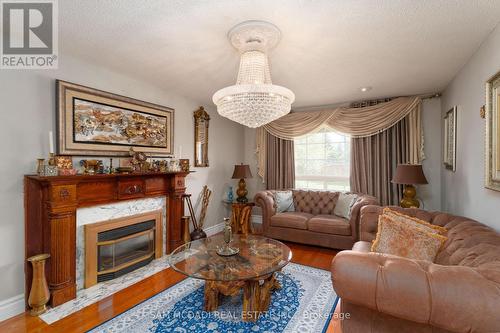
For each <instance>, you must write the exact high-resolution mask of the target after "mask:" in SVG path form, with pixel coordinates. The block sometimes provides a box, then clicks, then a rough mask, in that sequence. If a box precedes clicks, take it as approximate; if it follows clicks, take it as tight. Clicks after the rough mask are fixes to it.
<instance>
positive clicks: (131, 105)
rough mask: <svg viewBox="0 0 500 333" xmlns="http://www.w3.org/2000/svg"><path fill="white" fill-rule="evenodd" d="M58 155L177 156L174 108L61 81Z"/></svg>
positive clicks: (58, 95) (58, 103)
mask: <svg viewBox="0 0 500 333" xmlns="http://www.w3.org/2000/svg"><path fill="white" fill-rule="evenodd" d="M56 92H57V150H58V155H73V156H85V155H87V156H88V155H91V156H103V155H104V156H129V154H130V151H131V149H133V151H134V152H143V153H146V154H149V155H151V156H171V155H172V154H173V152H174V142H173V140H174V132H173V130H174V128H173V125H174V109H171V108H168V107H165V106H161V105H157V104H153V103H148V102H144V101H140V100H137V99H133V98H129V97H125V96H120V95H116V94H113V93H109V92H105V91H102V90H98V89H94V88H90V87H85V86H82V85H78V84H75V83H70V82H66V81H62V80H57V81H56Z"/></svg>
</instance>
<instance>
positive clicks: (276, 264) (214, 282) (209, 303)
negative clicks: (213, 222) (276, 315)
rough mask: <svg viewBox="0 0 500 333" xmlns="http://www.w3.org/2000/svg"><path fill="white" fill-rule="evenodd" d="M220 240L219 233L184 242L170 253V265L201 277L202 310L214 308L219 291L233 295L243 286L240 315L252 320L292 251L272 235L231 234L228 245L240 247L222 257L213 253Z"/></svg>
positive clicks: (275, 286) (264, 306) (266, 303)
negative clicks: (230, 240) (203, 294)
mask: <svg viewBox="0 0 500 333" xmlns="http://www.w3.org/2000/svg"><path fill="white" fill-rule="evenodd" d="M224 244H225V243H224V237H223V235H215V236H212V237H208V238H205V239H200V240H196V241H193V242H190V243H186V244H184V245H182V246H180V247H178V248H177V249H175V250H174V251H173V252H172V253H171V255H170V257H169V262H170V266H171V267H172V268H173V269H174V270H176V271H177V272H179V273H182V274H184V275H187V276H189V277H193V278H197V279H203V280H205V305H204V307H205V311H215V310H216V309H217V307H218V305H219V302H218V301H219V295H226V296H235V295H238V294H239V293H240V291H241V290H242V289H243V309H242V310H243V311H242V319H243V320H245V321H255V320H257V319H258V317H259V315H260V313H261V312H264V311H267V310H268V308H269V304H270V301H271V292H272V291H273V290H275V289H279V288H281V286H280V284H279V282H278V280H277V279H276V276H275V274H276V272H279V271H280V270H281V269H282V268H283V267H285V266H286V265H287V264H288V263H289V262H290V260H291V259H292V251H291V250H290V248H289V247H288V246H286V245H285V244H283V243H281V242H279V241H277V240H274V239H270V238H266V237H262V236H257V235H247V236H244V235H234V238H233V241H232V242H231V246H232V247H237V248H239V250H240V251H239V253H238V254H235V255H233V256H229V257H225V256H220V255H218V254H217V249H218V248H219V247H222V246H224Z"/></svg>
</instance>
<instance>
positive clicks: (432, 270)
mask: <svg viewBox="0 0 500 333" xmlns="http://www.w3.org/2000/svg"><path fill="white" fill-rule="evenodd" d="M393 208H394V209H395V210H398V211H401V212H403V213H404V214H407V215H411V216H415V217H417V218H419V219H422V220H425V221H428V222H430V223H433V224H435V225H440V226H443V227H445V228H447V229H448V233H447V237H448V240H447V242H446V243H445V244H444V247H443V249H442V250H441V251H440V252H439V253H438V255H437V257H436V260H435V263H430V262H426V261H419V260H410V259H406V258H401V257H397V256H392V255H385V254H379V253H370V252H369V251H370V246H371V241H372V240H373V239H374V238H375V235H376V232H377V220H378V216H379V215H380V214H381V213H382V209H383V207H379V206H366V207H363V209H362V210H361V218H360V223H361V225H360V237H361V241H360V242H357V243H356V244H355V245H354V247H353V249H352V251H342V252H340V253H339V254H337V256H336V257H335V258H334V260H333V262H332V281H333V286H334V288H335V291H336V292H337V294H338V295H339V296H340V298H341V311H342V312H344V313H346V314H347V313H349V316H350V319H344V320H343V321H342V324H341V325H342V332H343V333H352V332H354V333H367V332H369V333H379V332H380V333H382V332H383V333H400V332H418V333H420V332H426V333H431V332H432V333H438V332H439V333H445V332H459V333H466V332H467V333H471V332H485V333H486V332H488V333H490V332H500V234H499V233H497V232H495V231H494V230H493V229H491V228H489V227H487V226H485V225H483V224H481V223H478V222H476V221H473V220H471V219H468V218H465V217H460V216H453V215H449V214H446V213H441V212H427V211H424V210H420V209H403V208H399V207H393Z"/></svg>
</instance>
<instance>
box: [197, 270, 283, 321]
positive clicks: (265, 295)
mask: <svg viewBox="0 0 500 333" xmlns="http://www.w3.org/2000/svg"><path fill="white" fill-rule="evenodd" d="M275 274H276V273H274V274H271V275H269V276H267V277H264V278H260V279H251V280H245V281H234V282H227V281H224V282H221V281H205V311H208V312H212V311H215V310H217V307H218V306H219V297H220V296H222V295H224V296H235V295H237V294H238V293H239V292H240V290H241V289H243V309H242V314H241V316H242V319H243V321H257V319H259V316H260V315H261V313H263V312H266V311H267V310H268V309H269V305H270V304H271V293H272V291H274V290H276V289H280V288H281V285H280V283H279V281H278V280H277V279H276V277H275Z"/></svg>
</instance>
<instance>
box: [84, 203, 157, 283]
mask: <svg viewBox="0 0 500 333" xmlns="http://www.w3.org/2000/svg"><path fill="white" fill-rule="evenodd" d="M84 227H85V288H89V287H91V286H93V285H95V284H96V283H98V282H102V281H107V280H111V279H114V278H117V277H119V276H121V275H123V274H126V273H129V272H131V271H133V270H135V269H137V268H140V267H142V266H145V265H147V264H148V263H150V262H151V261H152V260H153V259H155V258H160V257H161V256H162V244H163V242H162V238H163V237H162V211H161V210H160V211H155V212H150V213H144V214H138V215H133V216H127V217H124V218H119V219H115V220H109V221H104V222H98V223H93V224H87V225H85V226H84Z"/></svg>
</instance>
